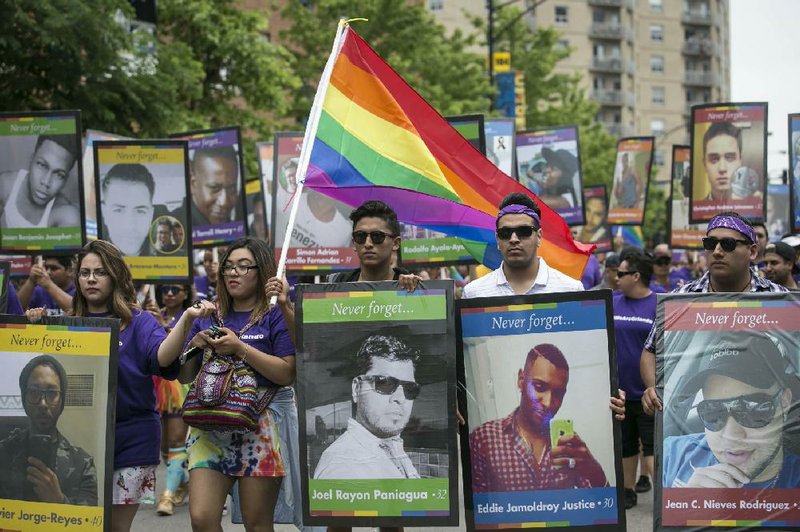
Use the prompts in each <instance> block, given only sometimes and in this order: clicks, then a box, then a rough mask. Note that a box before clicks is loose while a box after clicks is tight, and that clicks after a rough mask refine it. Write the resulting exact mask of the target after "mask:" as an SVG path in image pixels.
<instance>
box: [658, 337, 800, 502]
mask: <svg viewBox="0 0 800 532" xmlns="http://www.w3.org/2000/svg"><path fill="white" fill-rule="evenodd" d="M786 369H787V363H786V361H785V359H784V358H783V356H782V355H781V353H780V351H779V349H778V346H777V345H776V344H775V342H774V341H773V340H772V339H770V338H769V337H768V336H766V335H765V334H763V333H762V334H758V333H756V334H748V333H742V334H738V335H737V334H729V335H727V336H723V337H721V338H719V342H718V343H717V344H716V346H715V347H714V348H713V350H712V351H711V352H710V353H708V354H707V355H704V357H703V359H702V360H701V363H700V368H699V372H698V373H697V374H696V375H694V376H693V377H691V378H690V379H689V380H688V382H687V383H686V385H685V386H684V387H680V385H679V389H678V390H677V391H676V393H677V394H679V395H680V396H682V397H686V398H687V400H691V398H693V397H695V395H696V393H697V391H698V390H702V400H701V401H700V402H698V403H697V404H696V407H695V408H696V412H697V416H698V417H699V418H700V421H701V422H702V424H703V427H704V432H702V433H698V434H686V435H682V436H671V437H668V438H666V439H665V440H664V475H663V481H664V487H673V488H683V487H686V488H742V487H745V488H795V487H797V486H798V485H800V457H798V456H797V455H796V454H794V453H793V452H791V451H790V450H789V449H787V448H785V447H784V425H785V424H786V418H787V414H788V412H789V407H790V406H791V404H792V392H791V390H790V388H789V386H788V382H789V381H790V380H794V381H795V382H796V383H798V378H797V375H796V374H794V373H793V372H792V373H788V374H787V373H786ZM689 417H690V418H691V415H690V416H689Z"/></svg>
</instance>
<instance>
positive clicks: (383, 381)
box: [357, 375, 421, 401]
mask: <svg viewBox="0 0 800 532" xmlns="http://www.w3.org/2000/svg"><path fill="white" fill-rule="evenodd" d="M357 379H358V380H361V381H367V382H370V383H372V387H373V388H374V389H375V391H376V392H378V393H379V394H381V395H392V394H393V393H394V392H395V391H397V387H398V386H402V387H403V395H405V397H406V399H408V400H409V401H413V400H414V399H416V398H417V397H418V396H419V391H420V389H421V386H420V385H419V384H418V383H416V382H411V381H401V380H400V379H395V378H394V377H389V376H386V375H359V376H358V377H357Z"/></svg>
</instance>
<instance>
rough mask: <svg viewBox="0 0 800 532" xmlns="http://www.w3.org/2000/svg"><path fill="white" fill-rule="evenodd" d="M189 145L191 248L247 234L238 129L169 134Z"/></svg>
mask: <svg viewBox="0 0 800 532" xmlns="http://www.w3.org/2000/svg"><path fill="white" fill-rule="evenodd" d="M170 137H171V138H176V139H184V140H186V141H187V142H188V143H189V168H190V175H191V179H190V187H189V192H190V194H189V196H188V198H189V201H188V203H189V205H190V209H191V211H190V212H191V219H192V233H191V235H192V245H193V246H196V247H210V246H218V245H221V244H225V243H227V242H232V241H234V240H236V239H237V238H241V237H243V236H245V234H247V227H246V222H247V220H246V218H245V194H244V190H245V176H244V157H243V156H242V141H241V136H240V134H239V128H238V127H226V128H219V129H204V130H201V131H188V132H186V133H177V134H175V135H170Z"/></svg>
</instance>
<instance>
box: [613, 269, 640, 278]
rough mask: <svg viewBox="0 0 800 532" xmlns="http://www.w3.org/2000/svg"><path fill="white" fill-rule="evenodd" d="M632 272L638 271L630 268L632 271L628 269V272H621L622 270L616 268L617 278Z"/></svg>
mask: <svg viewBox="0 0 800 532" xmlns="http://www.w3.org/2000/svg"><path fill="white" fill-rule="evenodd" d="M634 273H639V272H637V271H636V270H632V271H629V272H623V271H620V270H617V279H622V278H623V277H625V276H626V275H633V274H634Z"/></svg>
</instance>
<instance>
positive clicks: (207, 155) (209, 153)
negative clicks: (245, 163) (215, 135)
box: [192, 146, 239, 176]
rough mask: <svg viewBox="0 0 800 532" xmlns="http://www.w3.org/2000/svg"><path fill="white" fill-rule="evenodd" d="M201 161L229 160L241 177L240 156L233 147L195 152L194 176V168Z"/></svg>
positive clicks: (218, 147) (193, 159) (203, 149)
mask: <svg viewBox="0 0 800 532" xmlns="http://www.w3.org/2000/svg"><path fill="white" fill-rule="evenodd" d="M201 159H228V160H229V161H231V162H232V163H233V165H234V168H235V172H236V175H237V176H238V175H239V154H238V153H237V152H236V149H235V148H234V147H233V146H217V147H215V148H202V149H197V150H195V152H194V158H192V175H194V166H195V164H197V162H198V161H199V160H201Z"/></svg>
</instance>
